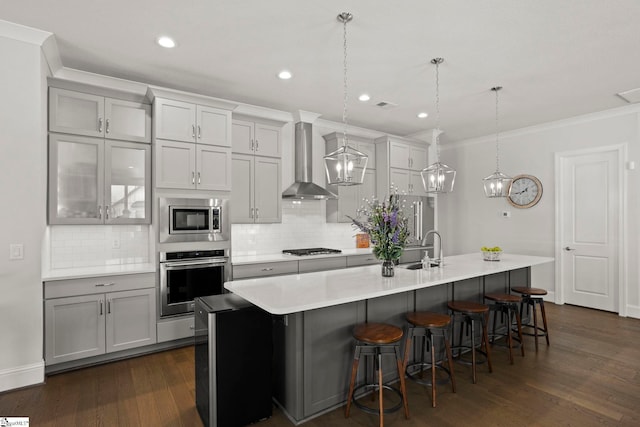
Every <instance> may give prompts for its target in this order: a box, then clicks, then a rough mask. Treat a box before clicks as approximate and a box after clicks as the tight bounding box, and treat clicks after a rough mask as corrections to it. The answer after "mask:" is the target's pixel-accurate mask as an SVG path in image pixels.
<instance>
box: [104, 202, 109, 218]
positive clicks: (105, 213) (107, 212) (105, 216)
mask: <svg viewBox="0 0 640 427" xmlns="http://www.w3.org/2000/svg"><path fill="white" fill-rule="evenodd" d="M104 218H105V219H109V205H105V207H104Z"/></svg>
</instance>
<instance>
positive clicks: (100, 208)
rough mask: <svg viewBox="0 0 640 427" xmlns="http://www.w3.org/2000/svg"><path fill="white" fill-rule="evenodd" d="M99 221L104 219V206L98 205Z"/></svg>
mask: <svg viewBox="0 0 640 427" xmlns="http://www.w3.org/2000/svg"><path fill="white" fill-rule="evenodd" d="M98 219H102V206H101V205H98Z"/></svg>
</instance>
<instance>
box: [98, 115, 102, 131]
mask: <svg viewBox="0 0 640 427" xmlns="http://www.w3.org/2000/svg"><path fill="white" fill-rule="evenodd" d="M98 132H100V133H102V117H100V118H98Z"/></svg>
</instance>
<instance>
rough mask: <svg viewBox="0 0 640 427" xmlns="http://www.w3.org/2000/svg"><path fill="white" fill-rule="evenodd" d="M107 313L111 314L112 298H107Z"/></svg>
mask: <svg viewBox="0 0 640 427" xmlns="http://www.w3.org/2000/svg"><path fill="white" fill-rule="evenodd" d="M107 314H111V300H110V299H108V300H107Z"/></svg>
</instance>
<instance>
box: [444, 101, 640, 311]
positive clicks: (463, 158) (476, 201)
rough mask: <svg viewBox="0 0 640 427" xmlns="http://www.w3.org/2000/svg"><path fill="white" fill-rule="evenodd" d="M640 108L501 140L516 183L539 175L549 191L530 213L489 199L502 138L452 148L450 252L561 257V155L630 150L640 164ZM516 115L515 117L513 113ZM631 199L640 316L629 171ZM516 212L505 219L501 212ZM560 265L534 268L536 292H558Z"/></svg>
mask: <svg viewBox="0 0 640 427" xmlns="http://www.w3.org/2000/svg"><path fill="white" fill-rule="evenodd" d="M639 111H640V108H638V106H628V107H624V108H620V109H617V110H608V111H604V112H601V113H594V114H590V115H586V116H581V117H576V118H574V119H569V120H564V121H559V122H554V123H546V124H542V125H539V126H536V127H531V128H527V129H520V130H516V131H512V132H505V133H503V134H501V138H500V170H501V171H502V172H503V173H506V174H508V175H511V176H514V175H518V174H523V173H526V174H531V175H535V176H537V177H538V178H539V179H540V180H541V181H542V185H543V188H544V193H543V196H542V199H541V200H540V202H539V203H538V204H537V205H536V206H534V207H532V208H530V209H516V208H513V207H512V206H511V205H509V204H508V202H507V201H506V200H505V199H488V198H486V197H484V193H483V190H482V178H484V177H486V176H487V175H490V174H491V173H493V171H494V170H495V135H489V136H487V137H486V138H478V139H474V140H468V141H461V142H457V143H454V144H451V145H449V146H448V147H447V145H446V144H444V146H443V147H442V159H443V161H444V162H445V163H447V164H448V165H451V166H452V167H454V168H456V169H457V171H458V174H457V176H456V188H455V190H454V192H453V193H451V194H447V195H444V196H441V197H440V198H439V201H438V203H439V207H438V209H439V211H438V212H439V226H440V229H441V230H442V233H443V237H444V240H445V243H446V244H447V246H446V248H447V250H446V252H447V253H448V254H462V253H469V252H477V251H478V250H479V248H480V247H482V246H494V245H498V246H501V247H502V248H503V249H504V250H505V251H506V252H515V253H523V254H530V255H541V256H550V257H555V244H556V243H555V239H556V236H555V214H556V206H555V200H554V199H555V184H556V183H555V163H554V157H555V153H558V152H564V151H573V150H581V149H586V148H591V147H601V146H607V145H616V144H626V145H627V150H628V151H627V155H628V160H635V162H636V164H637V163H638V161H639V160H640V148H639V147H640V136H639V129H640V121H639V114H638V112H639ZM505 114H508V112H505ZM624 173H625V174H626V178H627V181H628V184H627V185H628V195H627V211H626V217H627V234H626V236H627V242H626V245H627V254H628V256H627V259H626V260H624V262H625V273H626V275H627V281H628V298H627V307H626V308H627V315H629V316H633V317H640V280H639V272H638V264H639V262H638V261H640V253H639V251H638V243H639V242H638V237H639V232H638V231H639V226H640V225H639V221H640V220H639V218H640V208H639V204H638V194H639V192H638V190H637V189H638V188H639V187H640V170H638V169H636V170H625V171H624ZM504 210H508V211H510V212H511V217H510V218H502V217H501V216H500V215H499V212H500V211H504ZM554 269H555V266H554V265H553V264H546V265H543V266H538V267H534V268H533V269H532V282H533V286H536V287H542V288H545V289H547V290H548V291H550V295H549V297H550V299H551V300H553V298H554V292H555V290H556V284H555V277H554V276H555V271H554Z"/></svg>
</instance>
